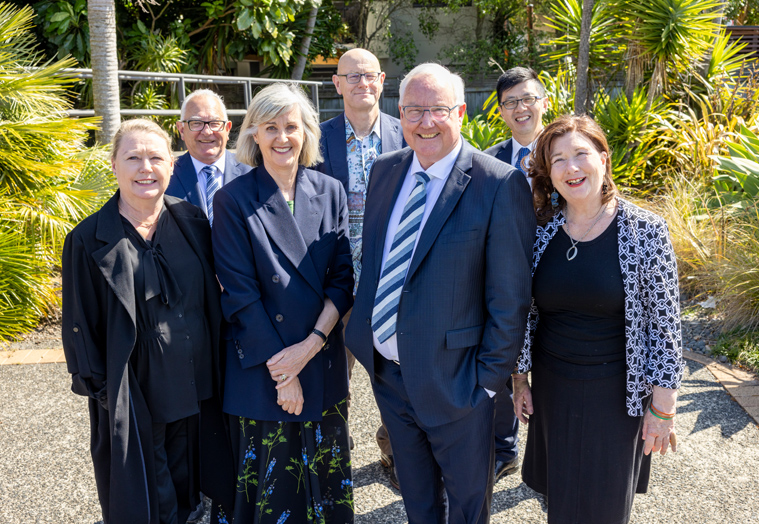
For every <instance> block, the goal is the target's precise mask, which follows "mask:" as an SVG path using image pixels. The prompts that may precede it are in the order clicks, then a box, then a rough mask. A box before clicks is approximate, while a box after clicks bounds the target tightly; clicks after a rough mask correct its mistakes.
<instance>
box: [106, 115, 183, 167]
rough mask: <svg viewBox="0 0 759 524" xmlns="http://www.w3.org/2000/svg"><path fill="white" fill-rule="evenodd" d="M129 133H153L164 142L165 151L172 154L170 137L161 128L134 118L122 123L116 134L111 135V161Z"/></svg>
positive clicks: (150, 121) (143, 119) (151, 122)
mask: <svg viewBox="0 0 759 524" xmlns="http://www.w3.org/2000/svg"><path fill="white" fill-rule="evenodd" d="M131 133H153V134H155V135H158V136H159V137H161V138H162V139H163V140H164V141H165V142H166V149H167V150H168V151H169V154H170V155H171V154H172V153H171V137H170V136H169V134H168V133H167V132H166V131H164V129H163V128H162V127H161V126H159V125H158V124H156V123H155V122H153V121H152V120H148V119H147V118H135V119H133V120H125V121H124V122H122V123H121V125H120V126H119V129H118V131H116V134H115V135H113V140H112V141H111V160H114V159H115V158H116V155H117V154H118V152H119V148H120V147H121V142H122V141H123V140H124V137H125V136H126V135H128V134H131ZM172 158H173V157H172Z"/></svg>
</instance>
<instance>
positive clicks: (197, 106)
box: [166, 89, 251, 225]
mask: <svg viewBox="0 0 759 524" xmlns="http://www.w3.org/2000/svg"><path fill="white" fill-rule="evenodd" d="M180 118H181V120H180V121H179V122H177V129H178V130H179V134H180V135H181V136H182V140H183V141H184V143H185V145H186V146H187V153H185V154H184V155H182V156H180V157H179V158H178V159H177V161H176V162H175V163H174V174H173V175H172V177H171V180H170V181H169V187H168V188H167V189H166V194H167V195H171V196H175V197H179V198H182V199H184V200H187V201H188V202H190V203H192V204H195V205H196V206H198V207H199V208H201V209H202V210H203V211H204V212H205V213H206V216H207V217H208V219H209V221H210V222H211V225H213V196H214V194H215V193H216V191H217V190H218V189H219V188H220V187H222V186H223V185H225V184H228V183H229V182H231V181H232V180H234V179H235V178H237V177H238V176H240V175H244V174H245V173H247V172H249V171H250V170H251V167H250V166H248V165H246V164H242V163H240V162H238V161H237V160H235V156H234V155H233V154H232V153H230V152H229V151H227V141H228V140H229V131H230V130H231V129H232V122H231V121H230V120H229V118H228V117H227V108H226V107H225V106H224V102H223V101H222V99H221V97H220V96H219V95H217V94H216V93H214V92H213V91H211V90H210V89H198V90H197V91H193V92H192V93H190V94H189V95H188V96H187V98H185V99H184V103H183V104H182V115H181V117H180Z"/></svg>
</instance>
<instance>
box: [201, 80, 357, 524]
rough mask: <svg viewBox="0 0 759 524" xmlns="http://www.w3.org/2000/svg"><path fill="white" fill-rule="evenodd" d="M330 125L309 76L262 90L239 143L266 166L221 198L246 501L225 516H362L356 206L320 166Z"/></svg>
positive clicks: (217, 231)
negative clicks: (356, 476) (358, 494)
mask: <svg viewBox="0 0 759 524" xmlns="http://www.w3.org/2000/svg"><path fill="white" fill-rule="evenodd" d="M319 134H320V131H319V122H318V118H317V115H316V111H315V110H314V108H313V106H312V105H311V103H310V102H309V101H308V99H307V98H306V97H305V96H304V94H303V92H302V91H301V89H300V88H299V87H297V86H296V85H289V84H273V85H271V86H268V87H266V88H264V89H262V90H261V91H260V92H259V93H258V94H257V95H256V96H255V97H254V99H253V101H252V103H251V105H250V107H249V108H248V114H247V116H246V117H245V121H244V122H243V126H242V131H241V138H240V140H239V141H238V144H237V158H238V159H239V160H240V161H241V162H245V163H246V164H249V165H251V166H253V167H254V169H253V170H252V171H251V172H250V173H249V174H247V175H243V176H241V177H239V178H237V179H235V180H234V181H233V182H231V183H229V184H227V185H226V186H224V187H223V188H222V189H220V190H219V191H218V193H216V196H215V199H214V210H215V211H214V214H215V219H214V228H213V244H214V256H215V261H216V272H217V275H218V277H219V281H220V282H221V285H222V287H223V288H224V293H223V296H222V310H223V313H224V317H225V318H226V320H227V331H226V335H225V339H226V351H227V368H226V383H225V392H224V412H225V413H227V414H229V416H230V427H231V428H233V431H232V449H233V451H234V454H235V461H236V464H237V477H236V484H237V486H236V489H235V495H236V497H235V502H234V507H233V508H224V510H223V511H222V512H221V513H220V516H219V518H218V519H217V520H218V522H230V523H231V522H235V523H237V524H243V523H246V524H247V523H259V522H267V523H268V522H271V523H272V524H274V523H280V524H281V523H283V522H285V521H288V522H293V523H296V522H311V521H316V522H336V523H337V522H339V523H340V524H343V523H345V522H353V488H352V480H351V467H350V451H349V449H348V448H349V446H348V432H347V424H346V419H345V417H346V401H345V399H346V397H347V395H348V381H347V379H348V374H347V363H346V357H345V347H344V343H343V337H342V326H341V325H339V324H338V323H339V319H340V318H342V317H343V315H345V313H346V312H347V311H348V309H350V307H351V305H352V302H353V275H352V264H351V253H350V245H349V242H348V237H347V235H346V231H347V227H348V209H347V201H346V196H345V191H344V190H343V188H342V185H341V184H340V183H339V182H338V181H336V180H335V179H333V178H330V177H328V176H326V175H324V174H322V173H318V172H316V171H312V170H310V169H307V168H308V167H309V166H312V165H314V164H315V163H316V162H318V161H319V160H320V158H321V155H320V154H319Z"/></svg>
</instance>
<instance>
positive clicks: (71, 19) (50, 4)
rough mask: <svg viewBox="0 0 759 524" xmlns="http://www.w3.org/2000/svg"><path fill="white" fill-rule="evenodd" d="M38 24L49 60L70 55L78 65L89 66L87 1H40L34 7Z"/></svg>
mask: <svg viewBox="0 0 759 524" xmlns="http://www.w3.org/2000/svg"><path fill="white" fill-rule="evenodd" d="M34 9H35V10H36V11H37V13H38V16H39V17H40V19H41V20H42V34H43V35H44V37H45V38H46V39H47V42H48V48H49V52H50V55H51V56H57V57H58V58H65V57H66V56H67V55H71V56H73V57H74V58H76V59H77V61H78V62H79V63H81V64H89V63H90V25H89V22H88V21H87V0H74V1H73V2H71V1H64V0H43V1H41V2H37V3H36V4H34Z"/></svg>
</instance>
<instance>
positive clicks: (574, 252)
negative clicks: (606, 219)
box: [566, 204, 607, 260]
mask: <svg viewBox="0 0 759 524" xmlns="http://www.w3.org/2000/svg"><path fill="white" fill-rule="evenodd" d="M606 206H607V204H603V205H602V206H601V207H600V208H599V210H598V213H597V215H598V216H597V218H596V219H595V220H594V221H593V223H592V224H591V225H590V227H589V228H588V230H587V231H586V232H585V234H584V235H583V236H582V237H581V238H580V239H579V240H575V239H574V238H572V233H571V232H570V231H569V220H567V221H566V226H567V227H566V229H567V236H568V237H569V241H570V242H572V246H571V247H570V248H569V249H567V260H573V259H574V258H575V257H576V256H577V244H578V243H580V242H582V241H583V240H585V237H586V236H588V233H590V230H591V229H593V228H594V227H596V224H598V222H599V221H600V220H601V218H603V216H604V213H603V212H604V211H605V210H606Z"/></svg>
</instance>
